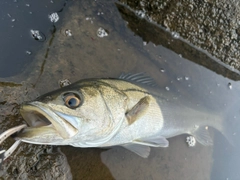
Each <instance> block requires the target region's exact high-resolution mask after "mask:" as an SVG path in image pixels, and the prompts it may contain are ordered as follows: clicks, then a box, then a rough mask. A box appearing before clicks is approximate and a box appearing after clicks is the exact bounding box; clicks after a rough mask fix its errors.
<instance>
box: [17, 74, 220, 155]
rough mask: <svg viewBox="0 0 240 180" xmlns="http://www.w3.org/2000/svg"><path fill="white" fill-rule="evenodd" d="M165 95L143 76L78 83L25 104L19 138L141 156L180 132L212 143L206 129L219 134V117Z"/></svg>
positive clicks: (38, 142) (205, 143)
mask: <svg viewBox="0 0 240 180" xmlns="http://www.w3.org/2000/svg"><path fill="white" fill-rule="evenodd" d="M167 96H168V94H167V92H166V91H161V89H160V88H158V87H154V82H153V81H152V79H151V78H149V77H146V76H144V75H143V74H134V75H131V74H126V75H123V76H121V77H120V79H86V80H80V81H78V82H76V83H73V84H71V85H69V86H66V87H63V88H61V89H58V90H55V91H53V92H50V93H47V94H45V95H42V96H40V97H39V98H37V99H36V100H34V101H32V102H28V103H25V104H23V105H22V107H21V114H22V116H23V117H24V119H25V120H26V121H27V123H28V125H29V126H30V127H28V128H25V129H24V131H23V132H21V133H20V134H19V135H18V138H19V139H21V141H24V142H28V143H33V144H50V145H72V146H75V147H110V146H123V147H125V148H127V149H129V150H131V151H133V152H135V153H137V154H138V155H140V156H142V157H147V156H148V155H149V152H150V148H149V147H168V145H169V142H168V140H167V138H171V137H174V136H177V135H180V134H191V135H193V136H194V137H195V138H196V139H197V141H198V142H200V143H201V144H203V145H210V144H212V140H211V138H210V136H209V134H208V131H207V126H213V127H215V128H217V129H218V130H220V131H222V129H223V128H222V126H221V125H219V124H220V122H221V121H222V118H221V117H220V116H217V115H212V114H209V113H206V112H205V111H201V110H195V109H192V108H190V107H187V106H184V105H182V104H181V105H179V104H175V103H174V102H171V101H168V97H167ZM216 124H217V125H216Z"/></svg>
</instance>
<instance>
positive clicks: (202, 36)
mask: <svg viewBox="0 0 240 180" xmlns="http://www.w3.org/2000/svg"><path fill="white" fill-rule="evenodd" d="M119 1H120V2H122V3H124V4H126V5H128V6H130V7H131V8H132V9H133V10H134V11H135V12H136V14H138V16H139V17H142V18H146V19H147V20H149V21H150V22H155V23H157V24H159V25H161V26H162V27H165V28H166V29H168V30H169V31H170V32H175V33H173V35H174V36H176V35H177V36H179V35H180V36H181V37H182V38H184V39H185V40H187V41H188V42H190V43H191V44H193V45H195V46H196V47H199V48H201V49H203V50H206V51H207V52H208V53H210V54H211V55H212V56H215V57H217V58H218V59H220V60H221V61H222V62H224V63H225V64H228V65H230V66H231V67H232V68H233V69H236V70H239V68H240V63H239V57H240V54H239V51H238V49H239V43H238V42H239V28H240V24H239V18H240V17H239V11H240V8H239V1H235V0H230V1H225V0H220V1H211V0H205V1H192V0H181V1H171V0H167V1H161V0H154V1H148V0H137V1H136V0H119ZM203 61H205V60H203Z"/></svg>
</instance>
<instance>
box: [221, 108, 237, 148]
mask: <svg viewBox="0 0 240 180" xmlns="http://www.w3.org/2000/svg"><path fill="white" fill-rule="evenodd" d="M233 120H234V117H233V116H231V115H229V113H227V116H224V118H223V120H222V123H221V126H220V129H219V131H220V132H221V133H222V135H223V136H224V137H225V138H226V139H227V141H228V142H229V143H230V144H231V145H232V146H234V141H233V138H234V135H235V134H234V131H233V126H232V123H231V122H233Z"/></svg>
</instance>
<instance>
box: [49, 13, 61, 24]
mask: <svg viewBox="0 0 240 180" xmlns="http://www.w3.org/2000/svg"><path fill="white" fill-rule="evenodd" d="M48 18H49V19H50V21H51V22H53V23H56V22H58V20H59V16H58V14H57V13H56V12H54V13H52V14H49V15H48Z"/></svg>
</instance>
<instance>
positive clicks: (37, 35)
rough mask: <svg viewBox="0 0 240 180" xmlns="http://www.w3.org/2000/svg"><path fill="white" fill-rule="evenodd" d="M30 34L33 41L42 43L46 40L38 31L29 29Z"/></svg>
mask: <svg viewBox="0 0 240 180" xmlns="http://www.w3.org/2000/svg"><path fill="white" fill-rule="evenodd" d="M30 32H31V35H32V37H33V38H34V39H35V40H37V41H41V42H43V41H45V40H46V37H45V35H44V34H43V33H42V32H40V31H39V30H33V29H31V30H30Z"/></svg>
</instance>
